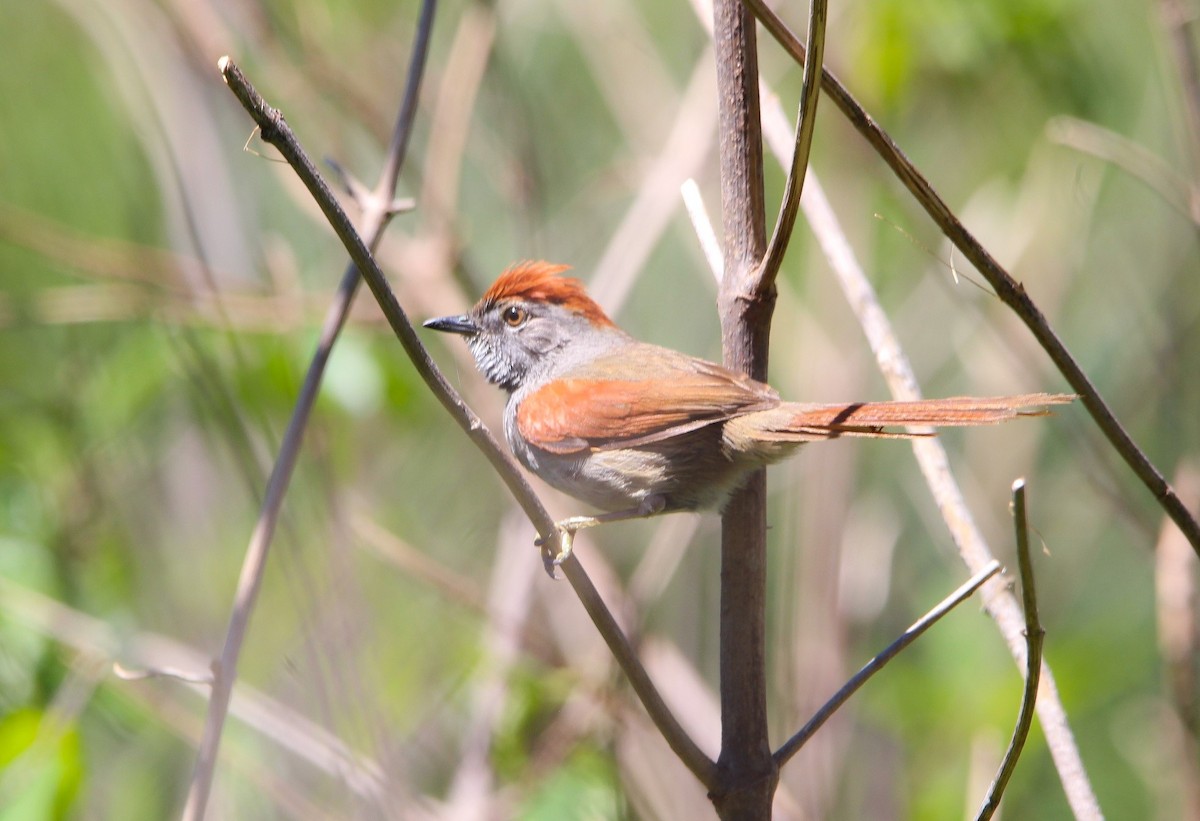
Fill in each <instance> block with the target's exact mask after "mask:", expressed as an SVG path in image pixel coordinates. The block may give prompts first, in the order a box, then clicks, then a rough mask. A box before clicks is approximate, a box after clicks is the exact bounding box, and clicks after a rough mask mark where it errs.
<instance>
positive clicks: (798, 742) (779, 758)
mask: <svg viewBox="0 0 1200 821" xmlns="http://www.w3.org/2000/svg"><path fill="white" fill-rule="evenodd" d="M999 572H1000V562H997V561H993V562H992V563H991V564H989V565H987V566H986V567H984V568H983V570H981V571H979V572H978V573H976V574H975V575H974V576H972V577H971V578H969V579H967V581H966V582H964V583H963V584H962V585H961V586H960V587H959V588H958V589H957V590H955V591H954V592H953V593H951V594H950V595H949V596H947V597H946V598H944V599H942V601H941V603H939V604H938V605H937V606H936V607H934V608H933V609H932V610H930V611H929V612H928V613H926V614H925V615H924V616H922V617H921V618H920V619H918V620H917V621H916V622H914V623H913V625H912V626H911V627H909V628H908V629H907V630H905V631H904V632H903V633H902V634H901V635H900V638H898V639H896V640H895V641H894V642H892V643H891V644H889V645H888V646H887V648H886V649H885V650H884V651H883V652H882V653H880V654H879V655H877V656H875V657H874V658H873V659H871V660H870V661H868V662H867V663H866V664H865V665H863V667H862V669H860V670H859V671H858V672H857V673H855V674H854V675H853V676H852V677H851V678H850V680H849V681H847V682H846V683H845V684H844V685H842V689H840V690H838V691H837V692H836V693H834V695H833V698H831V699H829V701H827V702H825V703H824V704H823V705H821V709H819V710H817V712H816V713H815V714H814V715H813V717H812V718H810V719H809V720H808V723H807V724H805V725H804V726H803V727H801V728H800V730H799V731H798V732H797V733H796V734H795V735H794V736H792V737H791V738H789V739H788V740H787V741H786V742H784V744H783V746H782V747H780V748H779V749H778V750H777V751H776V752H775V763H776V764H778V765H779V766H780V767H782V766H783V765H784V764H786V763H787V762H788V759H790V758H791V757H792V756H794V755H795V754H796V753H798V752H799V751H800V748H801V747H803V746H804V744H805V742H807V741H808V740H809V739H810V738H811V737H812V735H813V733H815V732H816V731H817V730H819V729H821V726H822V725H823V724H824V723H825V722H826V721H828V720H829V717H830V716H832V715H833V714H834V713H835V712H837V710H838V708H839V707H841V706H842V705H843V704H845V703H846V702H847V701H848V700H849V699H850V696H852V695H854V694H855V693H856V692H858V689H859V688H860V687H862V686H863V685H864V684H866V683H867V680H868V679H870V678H871V676H873V675H875V674H876V673H878V672H879V671H880V670H882V669H883V667H884V665H886V664H887V663H888V662H889V661H891V660H892V659H894V658H895V657H896V656H897V655H899V653H900V651H901V650H903V649H904V648H905V647H908V645H910V644H912V643H913V642H914V641H916V640H917V639H919V638H920V637H921V636H922V635H923V634H924V633H925V631H926V630H928V629H929V628H930V627H933V625H935V624H937V623H938V621H940V620H941V618H942V617H943V616H945V615H946V614H947V613H949V612H950V611H951V610H953V609H954V608H955V607H958V605H960V604H962V603H963V602H964V601H966V600H967V599H968V598H970V597H971V594H972V593H974V592H975V591H976V590H978V589H979V588H980V587H982V586H983V584H984V582H986V581H987V580H988V579H990V578H991V577H992V576H994V575H996V574H997V573H999Z"/></svg>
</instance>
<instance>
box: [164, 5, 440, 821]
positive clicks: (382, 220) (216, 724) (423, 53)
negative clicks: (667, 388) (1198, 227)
mask: <svg viewBox="0 0 1200 821" xmlns="http://www.w3.org/2000/svg"><path fill="white" fill-rule="evenodd" d="M436 6H437V3H436V0H425V2H424V3H423V4H422V6H421V16H420V21H419V23H418V26H417V31H416V34H415V37H414V46H413V53H412V57H411V60H410V65H409V70H408V80H407V83H406V85H405V90H404V98H403V101H402V102H401V104H400V113H399V115H398V116H397V118H396V127H395V130H394V131H393V134H392V140H391V144H390V145H389V147H388V159H387V161H386V162H385V165H384V170H383V173H382V174H381V176H380V180H379V184H378V185H377V186H376V188H375V191H374V194H375V196H374V197H373V198H371V199H370V200H368V203H367V204H366V205H367V209H366V211H367V212H366V214H365V215H364V218H365V223H366V229H365V230H366V234H367V238H368V239H367V241H368V242H369V243H371V244H375V243H377V242H378V241H379V238H380V237H381V236H382V235H383V229H384V228H385V227H386V226H387V223H388V220H389V219H390V217H391V216H392V214H393V213H394V211H393V209H392V200H393V198H394V197H395V186H396V181H397V179H398V178H399V174H400V168H401V166H402V165H403V162H404V154H405V150H406V148H407V146H408V140H409V136H410V133H411V131H412V123H413V115H414V113H415V111H416V106H417V97H418V95H419V93H420V88H421V79H422V77H423V76H424V72H425V62H426V57H427V55H428V53H429V38H430V34H431V32H432V30H433V14H434V10H435V8H436ZM264 136H265V135H264ZM343 216H344V215H343ZM347 222H348V221H347ZM358 283H359V275H358V268H357V266H355V265H354V264H351V265H349V266H348V267H347V268H346V271H345V272H344V273H343V274H342V279H341V282H340V283H339V285H338V289H337V293H336V295H335V297H334V301H333V304H332V305H331V306H330V308H329V311H328V313H327V314H326V317H325V322H324V324H323V325H322V327H321V335H320V338H319V339H318V342H317V349H316V351H315V352H314V353H313V357H312V360H311V361H310V362H309V366H308V371H307V373H306V374H305V376H304V384H303V385H302V386H301V389H300V394H299V395H298V396H297V398H296V405H295V407H294V408H293V410H292V416H291V418H290V419H289V420H288V426H287V429H286V431H285V432H284V435H283V442H282V443H281V444H280V448H279V456H278V458H277V460H276V462H275V466H274V468H273V469H272V470H271V477H270V479H269V480H268V481H267V489H266V493H265V494H264V498H263V503H262V508H261V511H260V513H259V517H258V522H257V524H256V525H255V527H254V533H253V535H251V537H250V544H249V545H248V546H247V548H246V557H245V559H244V560H243V562H242V571H241V575H240V577H239V578H238V587H237V593H236V595H235V598H234V605H233V611H232V613H231V614H230V617H229V627H228V629H227V630H226V633H225V643H224V645H223V646H222V648H221V655H220V656H219V657H218V658H217V659H216V660H215V661H214V662H213V684H212V695H211V698H210V700H209V705H208V714H207V715H206V716H205V720H204V732H203V735H202V737H201V741H200V748H199V750H198V751H197V755H196V765H195V769H194V771H193V774H192V781H191V785H190V787H189V789H188V796H187V803H186V804H185V805H184V810H183V818H184V819H186V820H187V821H199V819H202V818H204V813H205V810H206V808H207V805H208V797H209V794H210V793H211V791H212V781H213V776H214V774H215V771H216V764H217V753H218V751H219V750H220V746H221V736H222V733H223V730H224V727H225V716H226V715H227V714H228V712H229V700H230V698H231V696H232V694H233V685H234V682H235V681H236V680H237V664H238V658H239V656H240V655H241V649H242V642H243V641H244V639H245V636H246V630H247V628H248V627H249V623H250V616H251V614H252V613H253V612H254V607H255V604H256V603H257V600H258V592H259V589H260V588H261V587H262V579H263V575H264V572H265V568H266V562H267V555H268V553H269V552H270V547H271V540H272V538H273V537H274V535H275V527H276V525H277V523H278V521H279V514H280V511H281V510H282V508H283V499H284V496H286V495H287V489H288V485H289V484H290V483H291V478H292V473H293V472H294V470H295V467H296V461H297V459H298V457H299V454H300V445H301V443H302V441H303V439H304V432H305V430H307V428H308V420H309V417H310V416H311V414H312V409H313V406H314V405H315V404H316V400H317V393H318V391H319V390H320V387H321V379H322V377H323V376H324V374H325V367H326V365H327V364H328V362H329V357H330V354H331V353H332V352H333V345H334V343H335V342H336V341H337V338H338V335H339V334H340V333H341V330H342V327H343V326H344V325H345V322H346V316H347V315H348V314H349V311H350V306H351V304H352V303H353V301H354V294H355V292H356V291H357V290H358Z"/></svg>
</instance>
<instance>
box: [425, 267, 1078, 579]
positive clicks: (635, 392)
mask: <svg viewBox="0 0 1200 821" xmlns="http://www.w3.org/2000/svg"><path fill="white" fill-rule="evenodd" d="M567 267H568V266H565V265H553V264H550V263H547V262H524V263H520V264H517V265H514V266H512V267H511V268H509V269H508V270H506V271H505V272H504V273H503V274H501V275H500V277H499V278H498V279H497V280H496V281H495V282H494V283H492V286H491V287H490V288H488V289H487V291H486V292H485V293H484V294H483V297H482V298H481V299H480V300H479V302H477V303H476V304H475V307H473V308H472V309H471V310H470V311H469V312H468V313H465V314H462V315H461V316H446V317H440V318H438V319H431V320H429V321H427V322H426V323H425V327H427V328H432V329H434V330H437V331H446V332H449V333H455V334H460V335H462V336H463V337H465V338H466V341H467V345H468V346H469V347H470V349H471V353H472V354H473V355H474V357H475V362H476V364H477V365H478V367H479V370H480V371H482V373H483V375H484V376H486V377H487V379H488V381H490V382H492V383H494V384H496V385H499V386H500V387H501V388H503V389H504V390H505V391H507V392H508V404H507V406H506V407H505V409H504V433H505V437H506V438H507V440H508V444H509V447H511V448H512V451H513V453H514V454H515V455H516V457H517V459H518V460H520V462H521V464H523V465H524V466H525V467H526V468H528V469H529V470H531V471H532V472H533V473H535V474H537V475H538V476H540V477H541V478H542V479H544V480H545V481H546V482H548V483H549V484H551V485H553V486H554V487H556V488H558V489H559V490H562V491H564V492H565V493H568V494H570V495H571V496H574V497H575V498H576V499H581V500H582V501H584V502H587V503H589V504H591V505H594V506H595V507H598V508H600V509H601V510H604V511H606V513H605V514H603V515H600V516H576V517H572V518H570V519H565V520H563V521H561V522H559V523H558V528H559V531H560V533H561V534H562V540H561V553H560V554H559V558H558V560H559V561H561V560H562V559H563V558H565V557H566V555H567V554H569V552H570V548H571V539H572V538H573V536H574V533H575V531H576V530H579V529H580V528H583V527H589V526H591V525H595V524H599V523H601V522H607V521H616V520H620V519H628V518H635V517H642V516H651V515H654V514H656V513H665V512H672V511H681V510H699V509H707V508H720V507H721V506H722V505H723V504H724V503H725V500H726V499H727V498H728V497H729V495H730V494H731V493H732V492H733V491H734V490H736V489H737V488H738V486H739V485H740V484H741V482H742V481H743V480H744V479H745V478H746V476H747V475H748V474H750V473H751V472H752V471H754V470H755V469H757V468H760V467H763V466H764V465H769V464H771V463H773V462H777V461H779V460H781V459H783V458H785V457H787V456H789V455H791V454H792V453H793V452H794V451H795V450H796V449H797V448H798V447H799V446H800V445H802V444H803V443H805V442H811V441H814V440H818V439H835V438H837V437H840V436H869V437H897V436H899V437H904V436H908V435H910V434H905V433H902V432H897V431H894V430H889V429H892V428H895V427H896V426H906V425H913V426H926V425H929V426H933V425H985V424H991V423H995V422H1001V421H1004V420H1006V419H1011V418H1013V417H1015V416H1027V415H1042V414H1044V413H1045V411H1044V410H1039V408H1040V407H1042V406H1046V405H1053V404H1060V403H1065V402H1070V401H1071V400H1072V399H1074V398H1075V397H1074V396H1073V395H1070V394H1048V393H1034V394H1024V395H1021V396H1002V397H992V398H979V397H954V398H950V399H928V400H921V401H916V402H852V403H848V404H847V403H835V404H814V403H809V402H787V401H784V400H783V399H781V398H780V397H779V394H778V393H777V392H776V391H775V390H774V389H773V388H771V387H770V386H769V385H765V384H763V383H762V382H758V381H756V380H754V379H751V378H750V377H748V376H745V375H743V374H740V373H737V372H735V371H731V370H729V369H728V368H724V367H722V366H721V365H717V364H715V363H713V362H707V361H705V360H703V359H697V358H696V357H693V356H688V355H687V354H684V353H680V352H678V351H674V350H671V349H670V348H663V347H660V346H658V345H651V344H649V343H646V342H640V341H638V340H636V339H634V338H633V337H632V336H630V335H629V334H627V333H625V332H624V331H622V330H621V329H620V328H618V327H617V326H616V325H615V324H614V323H613V321H612V320H611V319H609V318H608V317H607V316H606V315H605V313H604V311H602V310H601V309H600V306H599V305H597V304H596V303H595V302H594V301H593V300H592V299H591V297H589V296H588V294H587V292H586V291H585V290H584V288H583V285H582V284H581V283H580V282H579V281H578V280H576V279H571V278H569V277H565V276H561V274H562V272H563V271H565V270H567Z"/></svg>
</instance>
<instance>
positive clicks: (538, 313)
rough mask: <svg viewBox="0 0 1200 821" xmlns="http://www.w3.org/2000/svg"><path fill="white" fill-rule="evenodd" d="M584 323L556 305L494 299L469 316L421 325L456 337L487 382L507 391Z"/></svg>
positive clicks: (541, 365)
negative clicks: (464, 343) (462, 341)
mask: <svg viewBox="0 0 1200 821" xmlns="http://www.w3.org/2000/svg"><path fill="white" fill-rule="evenodd" d="M582 323H586V320H585V319H583V318H582V317H579V316H578V315H576V314H573V313H571V312H570V311H567V310H565V309H563V308H562V307H561V306H558V305H548V304H546V303H542V302H527V301H522V300H508V299H506V300H500V301H498V302H495V303H489V304H485V305H477V306H476V307H475V308H474V310H472V311H471V313H469V314H464V315H463V316H457V317H442V318H441V319H431V320H429V321H428V322H426V323H425V327H427V328H433V329H435V330H439V331H448V332H450V333H457V334H462V335H463V336H465V337H466V339H467V345H468V346H469V347H470V349H471V354H472V355H473V356H474V357H475V364H476V365H477V366H478V368H479V370H480V372H481V373H482V374H483V375H484V376H485V377H487V380H488V381H489V382H491V383H493V384H495V385H499V386H500V387H501V388H503V389H504V390H506V391H508V392H509V393H512V392H513V391H515V390H516V389H517V388H519V387H520V386H521V385H522V384H523V383H524V382H525V380H526V379H527V378H528V376H529V375H530V373H531V372H533V371H534V370H535V369H537V368H541V367H545V366H546V364H547V362H548V361H549V360H551V359H552V358H553V355H554V354H555V352H557V351H558V350H559V349H560V348H562V347H563V345H565V344H566V342H567V341H568V340H569V339H570V338H571V336H572V329H573V328H575V329H576V330H579V329H578V328H576V326H578V325H580V324H582Z"/></svg>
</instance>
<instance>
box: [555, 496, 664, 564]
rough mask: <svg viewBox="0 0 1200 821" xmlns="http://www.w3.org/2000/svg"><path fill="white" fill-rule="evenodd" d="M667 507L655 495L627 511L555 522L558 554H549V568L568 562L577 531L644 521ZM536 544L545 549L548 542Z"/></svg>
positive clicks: (662, 500)
mask: <svg viewBox="0 0 1200 821" xmlns="http://www.w3.org/2000/svg"><path fill="white" fill-rule="evenodd" d="M666 507H667V500H666V498H665V497H663V496H660V495H658V494H655V495H652V496H647V497H646V498H644V499H642V501H641V502H639V503H638V506H637V507H631V508H629V509H627V510H616V511H613V512H612V513H601V514H599V515H596V516H571V517H569V518H566V519H563V520H562V521H560V522H555V523H554V529H555V530H557V531H558V553H557V554H556V555H555V556H554V557H553V558H551V557H550V556H549V555H548V554H547V566H548V567H558V566H559V565H560V564H562V563H563V562H565V561H566V560H567V557H568V556H570V555H571V550H572V548H573V546H574V541H575V533H576V531H579V530H583V529H584V528H587V527H595V526H596V525H602V524H608V523H609V522H623V521H625V520H627V519H644V518H646V517H648V516H655V515H657V514H659V513H662V512H663V511H664V510H665V509H666ZM534 544H535V545H537V546H538V547H545V545H546V540H545V539H542V538H540V537H539V538H538V539H536V540H535V541H534Z"/></svg>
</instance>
